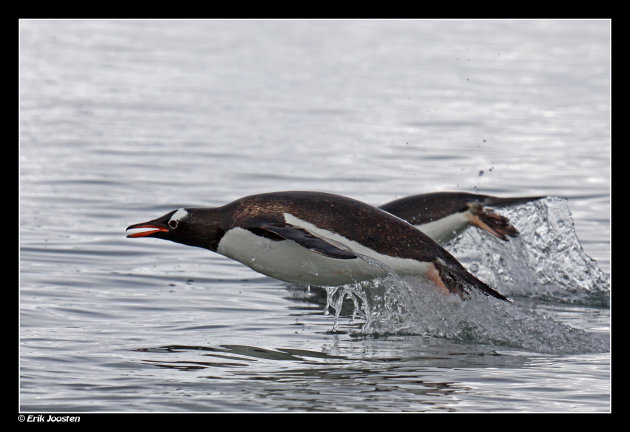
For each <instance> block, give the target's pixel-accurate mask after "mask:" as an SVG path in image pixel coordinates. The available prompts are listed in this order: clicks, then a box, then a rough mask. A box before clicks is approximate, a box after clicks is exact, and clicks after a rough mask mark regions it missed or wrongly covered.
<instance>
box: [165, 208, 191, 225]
mask: <svg viewBox="0 0 630 432" xmlns="http://www.w3.org/2000/svg"><path fill="white" fill-rule="evenodd" d="M186 216H188V212H187V211H186V210H185V209H183V208H180V209H178V210H177V211H176V212H175V213H173V216H171V218H170V219H169V220H168V226H170V227H171V228H177V225H178V224H179V221H180V220H182V219H184V218H185V217H186Z"/></svg>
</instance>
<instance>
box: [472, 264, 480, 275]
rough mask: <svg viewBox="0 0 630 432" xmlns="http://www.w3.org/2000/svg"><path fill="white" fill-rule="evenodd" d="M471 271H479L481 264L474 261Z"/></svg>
mask: <svg viewBox="0 0 630 432" xmlns="http://www.w3.org/2000/svg"><path fill="white" fill-rule="evenodd" d="M470 271H471V273H477V272H478V271H479V265H478V264H477V263H472V264H471V265H470Z"/></svg>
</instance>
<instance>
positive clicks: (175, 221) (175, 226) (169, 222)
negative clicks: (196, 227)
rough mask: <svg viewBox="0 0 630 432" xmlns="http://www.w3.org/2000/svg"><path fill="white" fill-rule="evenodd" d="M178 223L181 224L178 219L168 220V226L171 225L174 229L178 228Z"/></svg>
mask: <svg viewBox="0 0 630 432" xmlns="http://www.w3.org/2000/svg"><path fill="white" fill-rule="evenodd" d="M177 225H179V221H177V220H170V221H168V226H169V227H171V228H172V229H176V228H177Z"/></svg>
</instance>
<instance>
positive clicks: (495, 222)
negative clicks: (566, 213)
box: [380, 192, 544, 245]
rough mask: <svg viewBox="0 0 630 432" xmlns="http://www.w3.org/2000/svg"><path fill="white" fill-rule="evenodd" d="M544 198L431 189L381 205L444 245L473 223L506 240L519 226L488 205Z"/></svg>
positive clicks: (514, 203)
mask: <svg viewBox="0 0 630 432" xmlns="http://www.w3.org/2000/svg"><path fill="white" fill-rule="evenodd" d="M541 198H544V196H531V197H515V198H500V197H494V196H489V195H480V194H473V193H468V192H434V193H428V194H422V195H412V196H408V197H404V198H400V199H397V200H394V201H391V202H388V203H387V204H383V205H382V206H380V209H382V210H385V211H386V212H388V213H391V214H393V215H394V216H398V217H399V218H401V219H404V220H406V221H407V222H409V223H410V224H412V225H413V226H415V227H416V228H417V229H419V230H420V231H422V232H423V233H425V234H426V235H428V236H429V237H431V238H432V239H433V240H435V241H437V242H438V243H440V244H442V245H444V244H446V243H447V242H448V241H450V240H452V239H453V238H455V237H456V236H458V235H459V234H460V233H461V232H462V231H463V230H464V229H466V228H467V227H469V226H471V225H473V226H476V227H478V228H481V229H482V230H484V231H486V232H488V233H490V234H492V235H493V236H495V237H497V238H499V239H501V240H504V241H507V240H508V239H509V237H517V236H518V235H519V232H518V230H517V229H516V228H515V227H514V225H512V224H511V223H510V221H509V219H508V218H506V217H505V216H501V215H499V214H497V213H495V212H494V211H492V209H490V208H488V207H494V208H497V207H507V206H513V205H518V204H523V203H527V202H531V201H535V200H539V199H541Z"/></svg>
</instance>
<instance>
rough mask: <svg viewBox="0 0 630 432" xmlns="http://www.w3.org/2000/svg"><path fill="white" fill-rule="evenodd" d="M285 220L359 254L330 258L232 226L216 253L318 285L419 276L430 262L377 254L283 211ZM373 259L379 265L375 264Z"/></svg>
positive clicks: (288, 278) (282, 277)
mask: <svg viewBox="0 0 630 432" xmlns="http://www.w3.org/2000/svg"><path fill="white" fill-rule="evenodd" d="M285 220H286V222H287V223H289V224H291V225H294V226H298V227H300V228H303V229H306V230H308V231H309V232H310V233H312V234H313V235H316V236H318V237H321V238H323V239H325V240H327V241H329V242H331V243H332V244H338V245H340V246H341V247H345V248H349V249H351V250H352V251H353V252H355V253H356V254H358V255H360V257H359V258H356V259H336V258H330V257H327V256H324V255H321V254H319V253H316V252H312V251H310V250H308V249H306V248H304V247H302V246H300V245H298V244H296V243H294V242H293V241H290V240H281V241H277V240H270V239H267V238H264V237H260V236H257V235H255V234H253V233H252V232H250V231H248V230H245V229H242V228H233V229H231V230H230V231H228V232H227V233H226V234H225V235H224V236H223V238H222V239H221V241H220V242H219V246H218V249H217V252H218V253H220V254H221V255H225V256H227V257H229V258H232V259H234V260H236V261H239V262H241V263H243V264H245V265H247V266H248V267H250V268H252V269H253V270H255V271H257V272H259V273H262V274H265V275H267V276H271V277H273V278H276V279H280V280H283V281H286V282H293V283H299V284H307V285H320V286H338V285H345V284H349V283H354V282H358V281H362V280H369V279H374V278H377V277H382V276H385V275H386V274H387V272H388V270H389V271H394V272H396V273H398V274H414V275H420V276H421V275H424V274H425V273H426V271H427V269H428V267H429V264H427V263H421V262H418V261H416V260H412V259H402V258H395V257H391V256H388V255H384V254H380V253H378V252H375V251H373V250H371V249H369V248H367V247H365V246H363V245H362V244H360V243H357V242H354V241H352V240H349V239H347V238H345V237H343V236H341V235H338V234H336V233H333V232H331V231H328V230H325V229H321V228H318V227H316V226H314V225H313V224H310V223H308V222H305V221H302V220H300V219H298V218H296V217H294V216H292V215H290V214H285ZM365 257H368V258H371V260H370V259H366V258H365ZM372 260H376V261H377V262H378V263H380V264H375V263H374V262H373V261H372Z"/></svg>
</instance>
